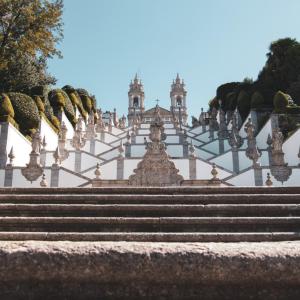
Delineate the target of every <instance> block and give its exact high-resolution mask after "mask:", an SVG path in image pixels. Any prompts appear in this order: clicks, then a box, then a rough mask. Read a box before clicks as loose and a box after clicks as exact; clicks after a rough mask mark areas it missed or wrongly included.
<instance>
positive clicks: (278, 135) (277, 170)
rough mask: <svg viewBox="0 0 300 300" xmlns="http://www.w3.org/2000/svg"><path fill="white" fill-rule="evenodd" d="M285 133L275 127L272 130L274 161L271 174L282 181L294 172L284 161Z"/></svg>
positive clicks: (272, 154)
mask: <svg viewBox="0 0 300 300" xmlns="http://www.w3.org/2000/svg"><path fill="white" fill-rule="evenodd" d="M282 144H283V134H282V132H281V131H280V130H279V129H278V128H275V129H273V131H272V146H271V147H272V148H271V149H272V150H271V156H272V163H271V166H270V169H271V174H272V175H273V176H274V178H275V179H276V180H278V181H280V182H282V183H283V182H285V181H287V180H288V179H289V177H290V176H291V174H292V169H291V168H290V167H288V164H287V163H285V161H284V152H283V151H282Z"/></svg>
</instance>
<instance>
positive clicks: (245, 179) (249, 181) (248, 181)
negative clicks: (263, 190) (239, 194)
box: [226, 169, 255, 186]
mask: <svg viewBox="0 0 300 300" xmlns="http://www.w3.org/2000/svg"><path fill="white" fill-rule="evenodd" d="M226 181H227V182H228V183H230V184H233V185H235V186H255V180H254V171H253V169H250V170H247V171H246V172H244V173H241V174H238V175H236V176H235V177H233V178H231V179H229V180H226Z"/></svg>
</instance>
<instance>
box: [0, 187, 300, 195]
mask: <svg viewBox="0 0 300 300" xmlns="http://www.w3.org/2000/svg"><path fill="white" fill-rule="evenodd" d="M6 193H7V194H11V195H16V194H32V195H34V194H46V195H47V194H60V195H76V194H85V195H91V194H97V195H100V194H109V195H114V194H123V195H124V194H135V195H149V194H150V195H152V194H159V195H175V194H176V195H178V194H179V195H185V194H204V195H205V194H212V195H216V194H222V195H225V194H251V195H254V194H300V187H271V188H269V187H217V188H216V187H188V186H186V187H185V186H181V187H99V188H43V189H42V188H0V195H1V194H6Z"/></svg>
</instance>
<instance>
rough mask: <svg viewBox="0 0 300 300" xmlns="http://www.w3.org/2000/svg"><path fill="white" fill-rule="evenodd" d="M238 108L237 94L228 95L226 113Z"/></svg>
mask: <svg viewBox="0 0 300 300" xmlns="http://www.w3.org/2000/svg"><path fill="white" fill-rule="evenodd" d="M236 106H237V94H236V93H235V92H231V93H228V94H227V95H226V98H225V111H228V110H230V111H234V110H235V109H236Z"/></svg>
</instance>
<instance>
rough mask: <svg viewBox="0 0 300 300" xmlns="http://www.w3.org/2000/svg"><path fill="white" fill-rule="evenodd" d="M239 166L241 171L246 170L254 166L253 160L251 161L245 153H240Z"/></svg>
mask: <svg viewBox="0 0 300 300" xmlns="http://www.w3.org/2000/svg"><path fill="white" fill-rule="evenodd" d="M239 164H240V170H244V169H247V168H249V167H250V166H252V164H253V163H252V160H250V159H249V158H248V157H247V156H246V153H245V151H239Z"/></svg>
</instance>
